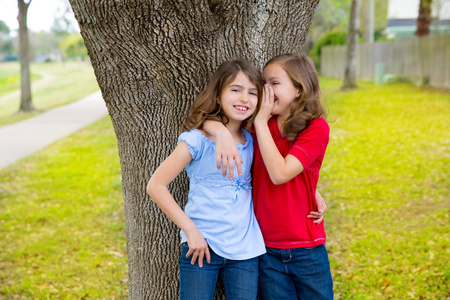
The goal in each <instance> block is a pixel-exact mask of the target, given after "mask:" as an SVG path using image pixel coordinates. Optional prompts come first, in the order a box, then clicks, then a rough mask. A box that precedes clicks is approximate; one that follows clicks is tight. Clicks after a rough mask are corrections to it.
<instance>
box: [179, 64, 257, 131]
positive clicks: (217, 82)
mask: <svg viewBox="0 0 450 300" xmlns="http://www.w3.org/2000/svg"><path fill="white" fill-rule="evenodd" d="M239 72H243V73H244V74H245V75H247V77H248V79H249V80H250V82H251V83H253V84H254V85H255V86H256V88H257V90H258V104H257V106H256V109H255V112H254V113H253V115H252V116H251V117H249V118H247V119H246V120H245V121H244V123H243V124H245V129H247V130H248V131H251V127H252V124H253V121H254V119H255V117H256V114H257V113H258V110H259V107H260V106H261V99H262V90H263V80H262V76H261V72H260V71H259V70H258V69H257V68H256V67H255V66H253V65H252V64H251V63H250V62H248V61H246V60H244V59H238V58H236V59H231V60H227V61H225V62H223V63H222V64H221V65H220V66H219V68H218V69H217V70H216V71H215V72H214V74H213V75H212V77H211V79H210V80H209V83H208V85H207V86H206V88H205V89H204V90H203V91H201V92H200V94H199V95H198V96H197V98H196V99H195V101H194V103H193V104H192V106H191V109H190V111H189V114H188V117H187V119H186V122H185V124H184V127H185V129H187V130H191V129H194V128H197V129H202V128H203V124H204V122H205V121H206V120H214V121H219V122H222V123H223V124H224V125H225V124H227V123H228V122H229V120H228V118H227V116H226V115H225V113H224V111H223V109H222V105H221V100H220V96H221V95H222V91H223V90H224V89H225V87H227V86H228V85H229V84H230V83H231V82H233V80H234V79H235V78H236V76H237V74H238V73H239Z"/></svg>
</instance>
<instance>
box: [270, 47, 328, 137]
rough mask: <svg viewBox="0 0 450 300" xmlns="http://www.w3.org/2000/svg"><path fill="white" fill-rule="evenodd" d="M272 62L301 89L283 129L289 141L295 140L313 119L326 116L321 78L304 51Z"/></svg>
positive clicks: (286, 55) (277, 58)
mask: <svg viewBox="0 0 450 300" xmlns="http://www.w3.org/2000/svg"><path fill="white" fill-rule="evenodd" d="M270 64H278V65H280V66H281V67H282V68H283V70H284V71H285V72H286V73H287V74H288V76H289V77H290V78H291V81H292V83H293V84H294V86H295V87H296V88H298V89H299V90H300V95H299V96H298V97H297V98H296V99H295V100H294V102H293V103H292V105H291V108H290V116H289V117H288V118H287V119H286V120H285V122H284V124H283V126H282V131H283V134H284V135H285V136H286V139H287V140H288V141H294V140H295V139H296V138H297V136H298V134H299V133H300V132H302V131H303V130H304V129H305V128H306V127H308V125H309V124H310V123H311V121H312V120H313V119H317V118H320V117H323V118H325V117H326V113H325V109H324V108H323V106H322V103H321V101H320V98H321V91H320V87H319V78H318V77H317V72H316V68H315V66H314V63H313V62H312V60H311V59H310V58H309V57H308V56H307V55H305V54H303V53H289V54H282V55H278V56H275V57H273V58H272V59H271V60H269V61H268V62H267V63H266V65H265V66H264V68H266V67H267V66H268V65H270Z"/></svg>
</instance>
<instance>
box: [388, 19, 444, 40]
mask: <svg viewBox="0 0 450 300" xmlns="http://www.w3.org/2000/svg"><path fill="white" fill-rule="evenodd" d="M416 23H417V19H389V20H388V23H387V26H386V29H385V30H384V32H385V34H386V36H387V37H388V38H389V39H395V40H400V39H408V38H413V37H414V33H415V32H416ZM430 31H431V35H436V34H450V20H433V22H432V23H431V26H430Z"/></svg>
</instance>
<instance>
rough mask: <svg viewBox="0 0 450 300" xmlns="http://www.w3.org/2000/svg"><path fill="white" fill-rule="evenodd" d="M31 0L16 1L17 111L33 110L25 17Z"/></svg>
mask: <svg viewBox="0 0 450 300" xmlns="http://www.w3.org/2000/svg"><path fill="white" fill-rule="evenodd" d="M30 3H31V0H29V1H28V3H27V2H25V1H24V0H18V5H19V15H18V17H17V20H18V21H19V56H20V90H21V95H20V108H19V111H32V110H34V106H33V103H32V101H31V77H30V45H29V40H28V26H27V15H28V7H29V6H30Z"/></svg>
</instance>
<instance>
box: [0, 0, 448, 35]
mask: <svg viewBox="0 0 450 300" xmlns="http://www.w3.org/2000/svg"><path fill="white" fill-rule="evenodd" d="M322 1H326V0H322ZM67 2H68V0H32V2H31V4H30V7H29V9H28V28H29V29H30V30H32V31H35V32H39V31H41V30H45V31H49V30H50V28H51V26H52V24H53V20H54V18H55V13H56V12H57V11H58V7H60V8H61V7H64V4H65V3H67ZM433 2H440V3H442V5H443V7H442V8H441V18H443V19H449V18H450V0H439V1H436V0H435V1H433ZM418 7H419V0H389V6H388V17H389V18H416V17H417V13H418ZM17 13H18V9H17V0H0V20H2V21H4V22H5V23H6V25H8V27H9V28H10V29H11V31H14V30H17V29H18V28H19V25H18V22H17ZM72 20H73V24H76V20H75V17H73V15H72ZM75 27H76V28H78V26H77V25H75Z"/></svg>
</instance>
